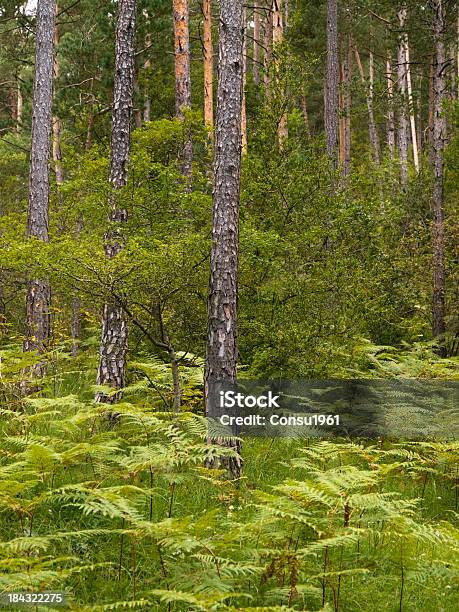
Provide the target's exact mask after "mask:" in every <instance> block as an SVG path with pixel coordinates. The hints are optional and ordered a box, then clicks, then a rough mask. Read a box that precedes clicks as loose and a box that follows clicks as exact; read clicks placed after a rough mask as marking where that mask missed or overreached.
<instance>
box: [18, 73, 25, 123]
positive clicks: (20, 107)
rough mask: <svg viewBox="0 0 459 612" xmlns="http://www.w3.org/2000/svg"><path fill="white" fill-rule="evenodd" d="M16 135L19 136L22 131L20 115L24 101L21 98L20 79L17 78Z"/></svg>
mask: <svg viewBox="0 0 459 612" xmlns="http://www.w3.org/2000/svg"><path fill="white" fill-rule="evenodd" d="M16 92H17V97H16V133H17V134H19V133H20V132H21V130H22V113H23V108H24V99H23V97H22V90H21V79H20V78H19V77H17V84H16Z"/></svg>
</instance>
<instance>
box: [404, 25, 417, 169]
mask: <svg viewBox="0 0 459 612" xmlns="http://www.w3.org/2000/svg"><path fill="white" fill-rule="evenodd" d="M405 61H406V92H407V95H408V112H409V117H410V129H411V146H412V149H413V163H414V169H415V170H416V172H417V173H418V172H419V152H418V141H417V132H416V118H415V109H414V103H413V88H412V85H411V67H410V46H409V43H408V34H406V36H405Z"/></svg>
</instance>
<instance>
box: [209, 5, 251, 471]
mask: <svg viewBox="0 0 459 612" xmlns="http://www.w3.org/2000/svg"><path fill="white" fill-rule="evenodd" d="M243 38H244V17H243V3H242V0H221V3H220V36H219V78H218V90H217V116H216V130H215V162H214V191H213V215H212V251H211V260H210V284H209V297H208V327H207V357H206V369H205V397H206V409H207V410H208V401H209V389H211V388H215V387H214V385H218V384H219V383H222V382H234V381H235V379H236V363H237V287H238V281H237V277H238V234H239V195H240V170H241V106H242V67H243V58H242V53H243ZM231 446H232V447H233V448H235V450H236V451H239V450H240V447H239V444H238V443H236V442H235V441H233V442H232V444H231ZM220 463H221V464H222V465H224V466H225V467H227V468H228V469H229V470H230V472H231V474H232V475H233V476H234V477H235V478H237V477H239V476H240V475H241V471H242V460H241V459H240V456H238V457H235V458H223V457H222V458H221V460H220Z"/></svg>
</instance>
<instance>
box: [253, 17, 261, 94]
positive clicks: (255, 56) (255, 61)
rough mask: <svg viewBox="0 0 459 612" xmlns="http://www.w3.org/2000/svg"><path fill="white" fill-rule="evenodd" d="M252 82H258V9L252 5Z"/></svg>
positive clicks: (256, 83) (257, 83)
mask: <svg viewBox="0 0 459 612" xmlns="http://www.w3.org/2000/svg"><path fill="white" fill-rule="evenodd" d="M253 82H254V84H255V85H256V86H257V87H258V85H259V84H260V9H259V7H258V6H254V7H253Z"/></svg>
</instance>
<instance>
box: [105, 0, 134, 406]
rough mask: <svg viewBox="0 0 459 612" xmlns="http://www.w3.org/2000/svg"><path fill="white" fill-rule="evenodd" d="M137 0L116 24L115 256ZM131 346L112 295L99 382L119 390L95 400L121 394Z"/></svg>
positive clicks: (125, 2)
mask: <svg viewBox="0 0 459 612" xmlns="http://www.w3.org/2000/svg"><path fill="white" fill-rule="evenodd" d="M135 17H136V0H120V1H119V4H118V20H117V28H116V48H115V82H114V92H113V115H112V138H111V151H110V176H109V182H110V185H111V188H112V193H111V195H110V207H111V212H110V217H109V223H110V226H109V229H108V230H107V232H106V233H105V237H104V238H105V245H104V246H105V254H106V256H107V257H108V258H110V259H111V258H113V257H116V255H118V253H119V252H120V251H121V250H122V249H123V248H124V239H123V236H122V232H121V229H120V225H121V224H122V223H125V222H126V221H127V218H128V214H127V210H125V209H124V208H120V207H119V205H118V203H117V197H116V192H117V191H118V190H119V189H121V188H122V187H124V186H125V185H126V184H127V180H128V161H129V153H130V146H131V119H132V101H133V93H134V59H135V53H134V51H135V49H134V46H135ZM127 349H128V324H127V315H126V313H125V311H124V309H123V307H122V305H121V304H120V303H119V302H117V301H116V300H115V299H109V300H108V301H107V302H106V303H105V305H104V309H103V315H102V336H101V343H100V352H99V369H98V373H97V384H100V385H108V386H110V387H113V388H114V389H115V390H117V392H116V393H113V394H110V395H108V394H106V393H102V392H98V393H97V394H96V398H95V399H96V401H98V402H103V403H109V404H112V403H114V402H116V401H117V400H118V399H120V398H121V396H122V391H121V389H122V388H123V387H124V386H125V371H126V353H127Z"/></svg>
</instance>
